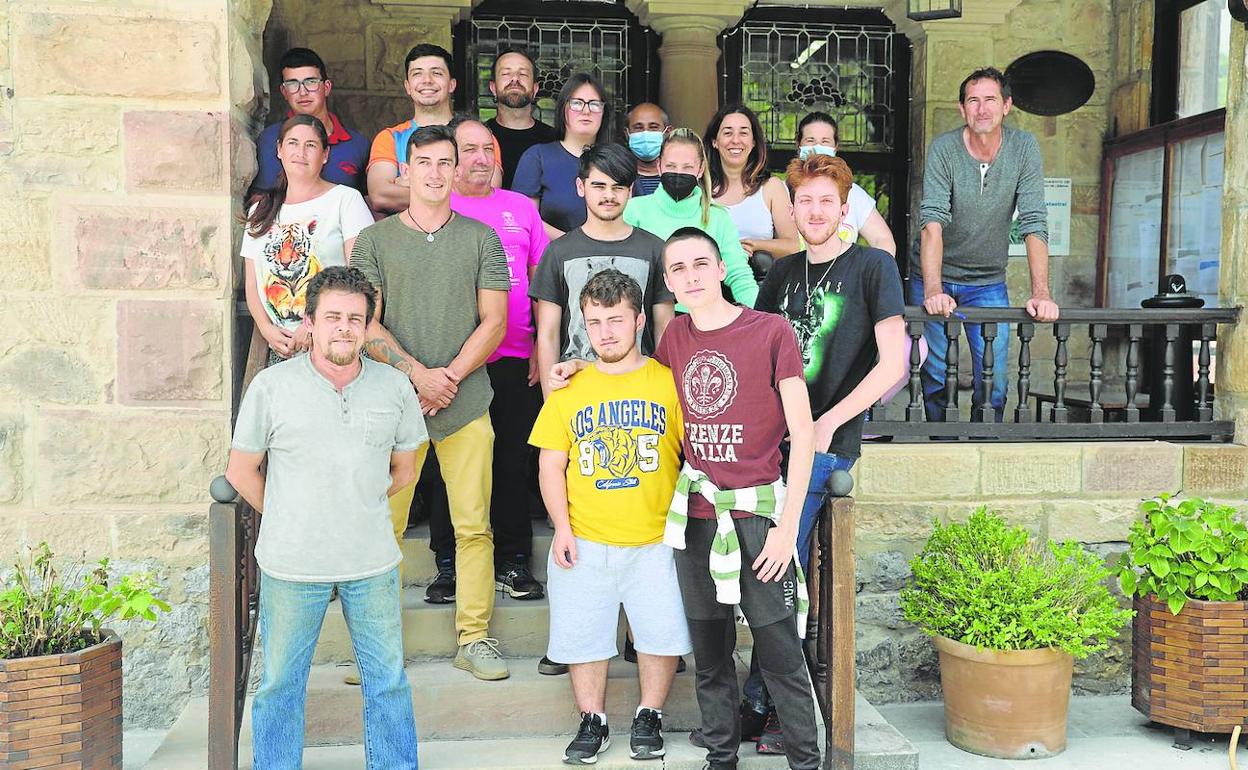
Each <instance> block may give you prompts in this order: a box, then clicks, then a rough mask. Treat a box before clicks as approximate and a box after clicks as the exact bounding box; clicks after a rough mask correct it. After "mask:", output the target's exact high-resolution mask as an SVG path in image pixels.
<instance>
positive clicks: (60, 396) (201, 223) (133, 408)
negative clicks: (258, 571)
mask: <svg viewBox="0 0 1248 770" xmlns="http://www.w3.org/2000/svg"><path fill="white" fill-rule="evenodd" d="M252 6H253V7H250V8H247V9H245V11H246V12H245V13H244V12H243V10H241V9H239V8H238V7H236V5H235V4H234V3H232V2H229V3H227V2H226V0H152V1H151V2H142V3H136V2H128V1H126V0H115V1H114V2H65V3H60V4H58V5H57V6H56V8H55V10H46V6H45V5H44V4H39V3H26V2H10V3H6V4H4V5H2V6H0V31H2V32H3V34H2V35H0V84H3V86H0V187H2V188H3V189H4V190H5V191H6V193H7V194H6V196H5V198H6V201H5V205H4V206H3V207H0V231H3V232H4V233H5V234H6V236H7V237H6V238H5V245H4V247H3V254H2V255H0V329H2V331H0V543H2V544H3V549H0V558H3V560H4V563H9V562H10V560H11V559H13V558H14V557H15V555H16V554H15V553H14V549H15V547H21V546H24V545H33V544H36V543H38V542H39V541H41V540H47V541H48V542H49V544H50V545H51V546H52V548H53V549H54V550H55V551H56V552H57V553H59V554H62V555H64V556H85V557H86V558H87V559H89V560H94V559H97V558H99V557H101V556H108V557H110V558H111V559H112V560H113V562H114V564H115V565H116V566H117V567H118V568H120V569H123V570H124V569H139V568H141V569H152V570H155V571H156V573H157V575H158V576H159V578H160V580H161V582H162V583H163V585H164V586H165V596H166V597H167V598H168V599H169V601H170V602H171V603H172V604H173V611H172V613H171V614H170V615H169V616H168V617H166V618H164V619H162V620H161V622H160V623H159V624H157V625H156V626H154V627H150V628H146V627H143V626H140V625H136V624H123V627H121V628H120V629H119V630H120V631H121V632H122V635H123V637H124V639H125V698H126V709H125V713H126V721H127V724H130V725H144V726H147V725H160V724H167V723H169V722H170V721H171V720H172V719H173V718H174V717H175V716H176V715H177V713H178V710H179V709H180V708H181V704H182V702H183V701H184V700H185V699H186V697H187V696H188V695H189V694H191V693H192V692H197V691H202V690H203V689H204V687H205V685H206V682H207V668H206V660H207V645H208V638H207V633H206V616H207V561H208V541H207V536H206V532H205V525H206V518H207V517H206V514H207V504H206V495H205V490H206V485H207V483H208V480H209V479H210V478H211V477H212V476H213V475H214V474H216V473H219V472H220V470H221V468H222V466H223V463H224V459H225V455H226V451H227V447H228V442H229V429H230V401H229V398H230V388H229V385H228V383H229V382H230V378H231V375H230V366H229V360H228V357H227V355H226V352H225V351H226V350H228V344H227V341H228V340H229V337H230V330H231V323H230V313H231V303H230V301H229V299H228V298H229V297H230V296H231V295H232V280H231V254H232V253H234V248H233V246H232V228H233V224H232V221H231V214H232V210H231V199H232V197H233V196H232V195H231V191H232V190H237V189H238V185H237V183H236V182H234V181H233V180H234V179H236V178H237V177H238V176H239V175H240V173H241V174H246V175H248V176H249V175H250V170H249V169H242V170H241V171H240V170H239V169H238V168H237V164H236V163H235V156H233V155H231V152H230V150H231V147H232V146H235V147H236V146H238V144H239V142H238V141H237V138H238V136H239V133H240V132H238V131H237V130H235V131H233V132H232V131H231V126H232V125H233V124H234V123H235V122H237V121H234V120H231V109H232V105H234V104H235V103H239V104H243V103H245V100H244V101H239V102H235V101H234V100H232V98H231V88H230V85H231V81H232V80H233V79H234V72H235V71H236V70H237V69H238V68H239V67H240V66H241V65H240V59H239V58H238V57H237V56H236V55H231V49H232V48H233V43H234V42H235V41H237V40H239V39H241V38H244V37H246V36H247V35H249V34H250V33H249V32H248V31H247V30H248V27H249V25H251V24H256V23H258V24H259V25H262V24H263V15H264V14H266V13H267V7H265V4H264V3H263V2H259V1H257V2H253V3H252ZM231 11H233V12H234V18H235V22H232V23H227V22H226V19H227V14H229V13H230V12H231ZM257 50H258V46H257ZM231 135H233V137H234V141H232V140H231ZM246 155H247V153H243V157H246ZM251 162H252V163H254V153H253V159H252V161H251Z"/></svg>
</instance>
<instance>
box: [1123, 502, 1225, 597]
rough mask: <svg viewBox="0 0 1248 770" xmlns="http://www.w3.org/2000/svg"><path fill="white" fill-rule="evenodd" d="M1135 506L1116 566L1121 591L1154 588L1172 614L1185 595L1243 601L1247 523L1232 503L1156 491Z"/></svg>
mask: <svg viewBox="0 0 1248 770" xmlns="http://www.w3.org/2000/svg"><path fill="white" fill-rule="evenodd" d="M1140 510H1141V511H1143V513H1144V520H1143V521H1137V522H1136V523H1135V524H1133V525H1132V526H1131V534H1130V535H1129V536H1128V538H1127V542H1128V545H1129V546H1130V549H1129V550H1128V551H1127V553H1126V555H1125V556H1124V557H1123V560H1122V564H1121V566H1120V567H1119V569H1118V581H1119V584H1120V585H1121V586H1122V591H1123V593H1125V594H1127V595H1128V596H1131V595H1133V594H1137V593H1138V594H1140V595H1141V596H1147V595H1148V594H1157V598H1158V599H1159V600H1161V601H1163V602H1165V603H1166V606H1168V607H1169V608H1170V612H1172V613H1173V614H1175V615H1178V614H1179V610H1181V609H1183V605H1184V604H1186V603H1187V600H1188V599H1202V600H1204V601H1211V602H1233V601H1248V526H1245V525H1244V522H1243V519H1242V517H1239V516H1238V515H1237V513H1236V511H1235V509H1234V508H1232V507H1231V506H1229V505H1218V504H1217V503H1214V502H1210V501H1207V500H1201V499H1200V498H1192V499H1190V500H1184V501H1183V502H1181V503H1178V504H1177V505H1174V504H1172V503H1171V501H1170V496H1169V495H1161V496H1160V497H1158V498H1157V499H1155V500H1146V501H1144V503H1142V504H1141V505H1140Z"/></svg>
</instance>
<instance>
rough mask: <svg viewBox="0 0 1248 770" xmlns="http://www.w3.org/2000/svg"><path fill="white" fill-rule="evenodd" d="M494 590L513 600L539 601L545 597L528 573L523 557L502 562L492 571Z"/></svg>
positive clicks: (527, 566)
mask: <svg viewBox="0 0 1248 770" xmlns="http://www.w3.org/2000/svg"><path fill="white" fill-rule="evenodd" d="M494 590H495V591H502V592H504V593H506V594H508V595H510V596H511V598H513V599H540V598H542V597H543V596H545V595H546V591H545V589H543V588H542V584H541V583H539V582H537V578H535V577H533V573H532V572H530V571H529V560H528V558H526V557H523V556H518V557H516V558H515V559H512V560H510V561H507V562H504V563H503V564H502V565H501V566H499V568H498V569H496V570H494Z"/></svg>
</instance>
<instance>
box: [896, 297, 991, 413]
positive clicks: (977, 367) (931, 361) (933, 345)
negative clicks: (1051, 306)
mask: <svg viewBox="0 0 1248 770" xmlns="http://www.w3.org/2000/svg"><path fill="white" fill-rule="evenodd" d="M909 283H910V296H909V298H908V299H909V301H910V304H911V305H922V304H923V281H922V280H919V279H917V278H915V279H911V280H910V282H909ZM941 286H942V287H944V290H945V293H946V294H948V295H949V296H950V297H953V301H954V302H957V303H958V304H959V305H965V306H966V307H1009V306H1010V297H1009V294H1008V293H1007V292H1006V289H1005V282H1003V281H1001V282H997V283H988V284H984V285H983V286H974V285H970V284H964V283H952V282H950V281H944V282H942V283H941ZM955 313H956V311H955ZM955 317H956V316H955ZM963 326H964V327H965V329H966V333H965V334H964V335H963V336H962V339H964V340H966V344H967V345H969V346H970V348H971V382H972V385H971V421H972V422H977V421H978V420H979V410H978V408H979V406H980V405H981V404H983V401H984V399H983V396H982V395H980V390H981V387H980V383H982V382H983V379H984V377H983V371H984V336H983V332H982V331H981V330H980V326H981V324H971V323H968V324H963ZM1009 329H1010V327H1009V324H997V338H996V339H995V340H993V342H992V353H993V367H992V392H991V393H990V394H989V399H990V400H991V403H992V408H993V410H994V411H995V412H996V421H997V422H1001V420H1002V416H1003V415H1004V414H1005V396H1006V390H1007V388H1008V387H1009V380H1007V379H1006V367H1007V366H1008V361H1007V360H1006V357H1007V356H1008V355H1009V353H1010V335H1009ZM923 339H925V340H927V361H925V362H924V364H923V371H922V375H921V376H922V379H923V406H924V409H925V410H926V412H927V421H928V422H944V421H945V405H946V404H948V403H949V395H948V394H947V393H945V371H946V360H947V358H948V355H949V339H948V338H947V337H945V328H944V325H943V324H940V323H934V322H930V321H929V322H928V323H925V324H923Z"/></svg>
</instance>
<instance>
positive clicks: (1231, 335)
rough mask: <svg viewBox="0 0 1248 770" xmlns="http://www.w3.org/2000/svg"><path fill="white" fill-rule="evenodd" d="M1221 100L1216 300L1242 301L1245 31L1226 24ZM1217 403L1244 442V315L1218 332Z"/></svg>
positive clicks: (1247, 331) (1246, 245)
mask: <svg viewBox="0 0 1248 770" xmlns="http://www.w3.org/2000/svg"><path fill="white" fill-rule="evenodd" d="M1230 58H1231V73H1230V83H1229V87H1228V89H1227V103H1226V153H1225V155H1223V157H1224V158H1225V159H1226V160H1225V163H1226V167H1225V169H1224V179H1225V183H1224V186H1223V199H1222V200H1223V204H1222V275H1221V281H1220V282H1219V283H1220V285H1221V291H1220V292H1219V299H1220V300H1221V301H1220V304H1221V305H1223V306H1225V307H1230V306H1235V305H1241V306H1244V305H1248V32H1246V31H1245V28H1244V25H1243V24H1239V23H1237V22H1233V23H1232V26H1231V57H1230ZM1217 374H1218V378H1217V389H1218V394H1217V402H1216V403H1217V405H1218V409H1219V412H1220V416H1222V417H1223V418H1225V419H1232V420H1235V440H1236V441H1238V442H1239V443H1241V444H1243V443H1248V318H1243V317H1241V318H1240V321H1239V323H1238V324H1237V325H1236V326H1234V327H1223V328H1222V330H1221V333H1220V334H1219V335H1218V373H1217Z"/></svg>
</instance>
